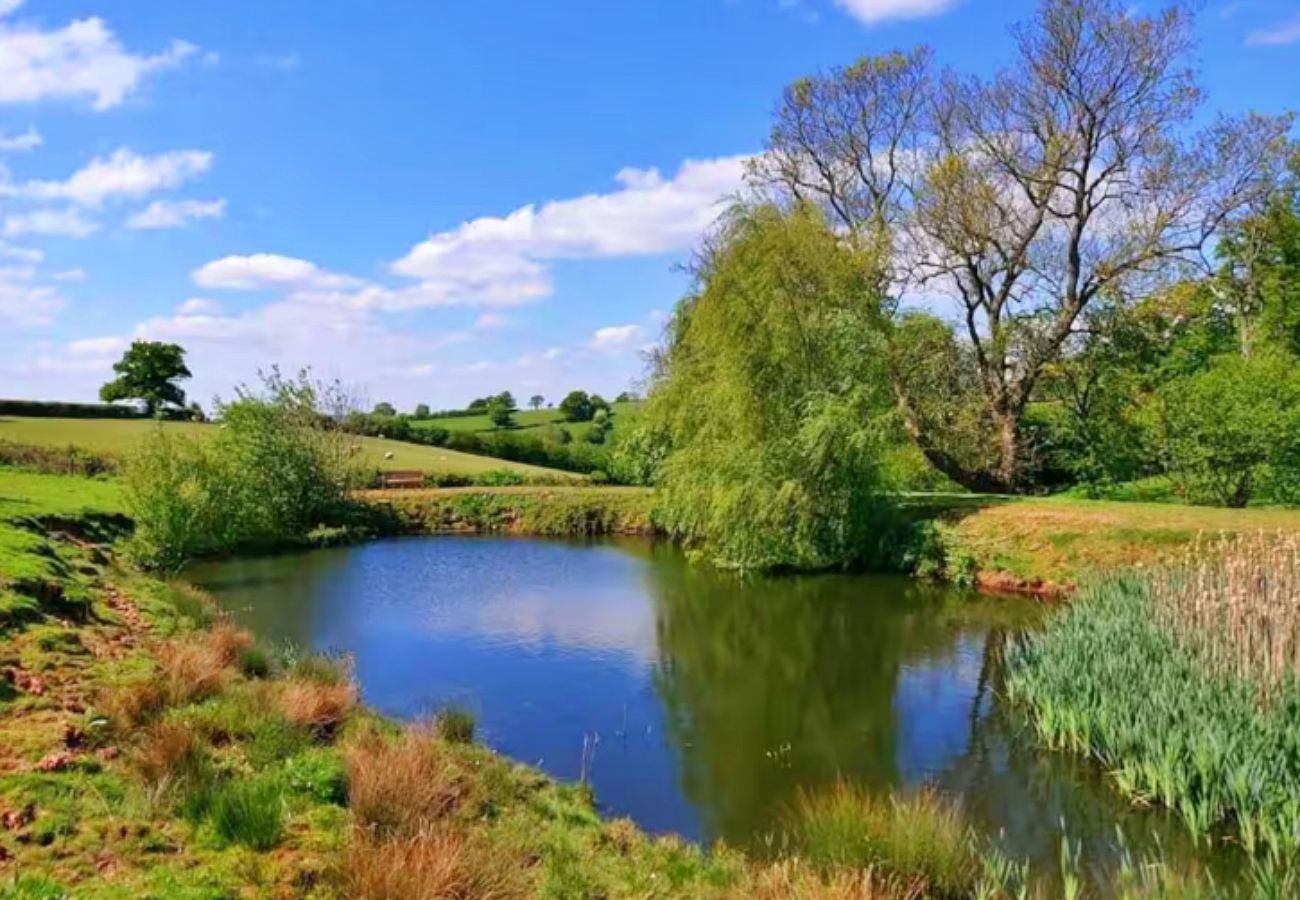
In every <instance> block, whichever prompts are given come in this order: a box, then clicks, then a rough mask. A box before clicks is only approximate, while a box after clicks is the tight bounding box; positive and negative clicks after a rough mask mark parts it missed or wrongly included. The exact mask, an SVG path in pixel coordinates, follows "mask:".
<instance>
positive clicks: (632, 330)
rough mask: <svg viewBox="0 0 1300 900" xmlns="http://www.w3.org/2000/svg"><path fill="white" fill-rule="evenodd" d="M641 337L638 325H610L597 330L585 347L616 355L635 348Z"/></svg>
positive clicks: (642, 333) (641, 333) (642, 335)
mask: <svg viewBox="0 0 1300 900" xmlns="http://www.w3.org/2000/svg"><path fill="white" fill-rule="evenodd" d="M643 337H644V332H643V331H642V330H641V326H640V325H610V326H608V327H606V328H600V329H597V330H596V333H595V334H593V335H592V336H591V340H590V341H588V342H587V346H589V347H590V348H591V349H593V350H600V351H602V352H604V353H618V352H621V351H624V350H631V349H632V348H633V347H636V346H637V345H638V344H639V343H640V342H641V341H642V339H643Z"/></svg>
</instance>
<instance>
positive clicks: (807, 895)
mask: <svg viewBox="0 0 1300 900" xmlns="http://www.w3.org/2000/svg"><path fill="white" fill-rule="evenodd" d="M727 896H728V900H742V898H743V900H920V898H922V897H925V896H927V895H926V891H925V882H924V881H923V880H921V879H917V878H913V879H910V880H908V879H903V878H898V877H892V876H886V875H883V874H881V873H880V872H879V871H878V870H875V869H861V870H851V869H840V870H836V871H832V872H829V873H820V872H817V871H815V870H814V869H812V868H811V867H809V866H808V865H807V864H805V863H803V862H800V861H799V860H791V859H784V860H780V861H778V862H774V863H771V864H768V865H765V866H756V867H754V868H752V869H751V870H750V871H749V872H748V873H747V874H746V876H745V877H744V878H743V879H742V880H741V881H740V883H739V884H737V885H736V886H735V887H734V888H732V890H731V891H729V892H728V895H727Z"/></svg>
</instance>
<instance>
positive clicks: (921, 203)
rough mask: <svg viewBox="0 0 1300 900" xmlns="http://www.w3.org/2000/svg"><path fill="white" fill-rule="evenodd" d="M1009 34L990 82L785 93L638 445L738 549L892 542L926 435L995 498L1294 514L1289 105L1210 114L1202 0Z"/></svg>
mask: <svg viewBox="0 0 1300 900" xmlns="http://www.w3.org/2000/svg"><path fill="white" fill-rule="evenodd" d="M1013 35H1014V38H1015V53H1014V57H1013V59H1012V60H1011V62H1010V63H1009V64H1008V65H1006V66H1004V67H1003V68H1001V69H1000V70H998V71H997V72H995V73H994V74H993V75H991V76H989V77H972V76H965V75H961V74H957V73H954V72H951V71H944V70H941V69H939V68H938V67H937V65H936V62H935V59H934V57H933V54H932V53H931V52H930V51H929V50H928V49H924V48H921V49H917V50H914V51H911V52H906V53H904V52H896V53H889V54H886V55H883V56H878V57H867V58H864V59H862V60H859V61H858V62H856V63H854V64H852V65H849V66H846V67H842V68H837V69H833V70H831V71H829V72H825V73H822V74H818V75H814V76H811V77H808V78H804V79H800V80H799V81H796V82H795V83H794V84H792V85H791V86H790V87H789V88H787V90H786V91H785V92H784V94H783V96H782V98H781V100H780V102H779V103H778V105H777V107H776V110H775V114H774V120H773V126H772V131H771V134H770V137H769V140H768V143H767V148H766V151H765V152H764V153H763V154H761V155H760V156H758V157H757V158H755V159H754V160H753V161H752V163H751V165H750V169H749V173H748V175H749V178H748V182H749V188H750V190H749V191H748V192H747V193H746V195H745V196H744V198H743V199H742V200H741V201H740V202H739V203H738V205H737V207H736V208H735V209H733V210H732V212H731V213H730V214H729V215H728V216H727V217H726V218H725V219H724V220H723V221H722V222H721V223H720V224H719V226H718V227H717V229H716V230H715V232H714V233H713V234H712V235H711V236H710V237H709V239H708V240H706V242H705V244H704V246H703V248H702V250H701V252H700V254H699V256H698V259H697V260H696V263H695V267H694V269H695V276H696V277H695V285H694V287H693V289H692V291H691V292H690V293H689V294H688V295H687V296H686V297H685V298H684V299H683V300H682V301H681V302H680V303H679V305H678V307H677V310H676V312H675V315H674V317H673V319H672V321H671V322H670V325H669V328H668V330H667V334H666V339H665V342H664V345H663V347H662V348H661V349H660V351H659V352H658V354H657V356H656V358H655V362H654V372H653V375H652V385H653V386H652V391H651V395H650V398H649V404H648V409H647V413H646V415H645V416H644V419H643V423H642V425H641V427H640V429H639V430H638V434H636V435H635V436H632V435H629V436H628V439H627V442H626V445H625V446H629V447H631V446H636V447H639V448H640V449H641V450H642V452H643V460H653V463H652V464H649V465H644V466H642V467H641V469H642V472H643V473H644V474H645V475H646V477H649V478H651V479H656V480H658V482H659V483H660V485H661V487H662V494H663V498H664V500H663V502H664V506H665V509H666V511H667V512H666V517H667V521H668V524H669V526H670V528H672V529H673V530H675V531H676V532H677V533H678V534H679V535H680V536H682V537H684V538H686V539H687V540H688V541H690V542H692V543H694V544H696V545H697V546H703V547H705V548H707V551H708V552H709V553H710V554H711V555H712V556H714V557H715V558H718V559H720V560H722V561H725V562H731V563H733V564H737V565H741V566H745V567H750V566H753V567H774V566H775V567H779V566H782V565H793V566H798V567H804V566H814V567H816V566H821V565H825V564H827V563H829V562H833V563H836V564H848V565H854V564H861V563H863V562H864V561H865V558H866V557H869V556H871V555H872V554H873V553H874V554H876V555H879V552H880V551H882V550H886V549H888V548H885V547H884V546H883V544H882V542H884V543H887V542H888V539H887V537H886V536H887V535H889V534H891V533H894V532H891V530H890V528H889V527H887V523H888V519H889V517H888V516H887V515H884V514H882V511H881V503H880V494H881V492H883V491H886V490H887V489H889V488H898V487H907V486H908V485H906V484H899V483H897V481H896V480H895V479H894V476H893V475H892V474H891V472H890V470H889V465H888V464H887V463H888V460H889V459H890V458H891V454H892V455H897V454H896V448H899V447H900V446H904V445H906V446H909V447H911V448H913V449H912V450H911V451H910V452H912V453H915V454H917V455H918V456H920V457H923V458H924V460H925V461H926V464H927V465H928V466H932V467H933V469H935V470H937V471H938V472H939V473H942V475H943V476H944V477H946V478H947V479H950V480H951V482H953V483H955V484H957V485H960V486H963V487H965V488H969V489H972V490H977V491H985V492H1024V491H1036V490H1047V489H1056V488H1060V487H1065V486H1068V485H1072V484H1081V483H1082V484H1084V485H1086V486H1090V487H1095V488H1098V489H1100V488H1102V487H1104V486H1105V485H1107V484H1113V483H1115V482H1120V481H1132V480H1134V479H1140V478H1142V477H1144V476H1147V475H1155V474H1160V475H1165V476H1168V477H1169V478H1171V479H1172V481H1173V483H1174V484H1175V486H1176V488H1177V489H1178V490H1179V491H1181V492H1182V493H1183V495H1184V496H1185V497H1186V498H1188V499H1193V500H1204V501H1209V502H1219V503H1227V504H1232V505H1241V504H1244V503H1246V502H1248V501H1249V500H1250V499H1251V498H1252V496H1258V495H1259V494H1260V492H1261V491H1263V492H1264V493H1266V494H1267V496H1268V497H1269V499H1280V500H1288V499H1292V498H1294V499H1300V489H1293V488H1292V486H1291V485H1292V482H1296V483H1297V484H1300V412H1298V411H1297V410H1298V409H1300V403H1297V401H1298V400H1300V380H1297V378H1298V376H1297V375H1296V374H1294V373H1296V372H1300V365H1297V353H1298V352H1300V340H1298V338H1300V202H1298V197H1300V193H1298V189H1297V184H1300V154H1297V150H1296V144H1295V143H1294V142H1293V141H1292V140H1291V138H1290V130H1291V127H1292V123H1293V120H1292V117H1291V116H1290V115H1289V114H1288V115H1281V116H1265V115H1259V114H1250V115H1247V116H1243V117H1239V118H1227V117H1220V118H1218V119H1216V120H1215V121H1213V122H1212V123H1211V124H1209V125H1208V126H1206V127H1197V122H1198V121H1200V115H1199V113H1200V108H1201V103H1202V96H1203V95H1202V91H1201V89H1200V87H1199V85H1198V84H1197V80H1196V77H1195V74H1194V72H1193V71H1192V69H1191V68H1190V66H1189V63H1188V54H1189V49H1190V45H1191V41H1192V18H1191V15H1190V14H1189V12H1188V9H1187V8H1186V7H1185V6H1181V5H1179V6H1174V7H1171V8H1169V9H1166V10H1163V11H1158V12H1155V13H1153V14H1150V15H1143V14H1140V13H1138V12H1135V11H1134V10H1132V9H1131V8H1130V7H1129V5H1127V4H1125V3H1122V2H1118V0H1043V2H1042V3H1041V4H1040V7H1039V9H1038V11H1037V13H1036V15H1034V17H1033V18H1032V19H1030V20H1029V21H1027V22H1024V23H1022V24H1021V25H1019V26H1017V27H1016V28H1015V29H1014V31H1013ZM882 523H885V524H884V525H882ZM873 548H874V549H873Z"/></svg>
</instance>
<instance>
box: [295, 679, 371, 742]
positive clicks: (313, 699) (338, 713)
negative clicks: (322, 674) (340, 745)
mask: <svg viewBox="0 0 1300 900" xmlns="http://www.w3.org/2000/svg"><path fill="white" fill-rule="evenodd" d="M356 705H357V689H356V686H355V685H353V684H352V683H351V682H342V683H339V684H323V683H321V682H319V681H304V680H302V679H297V678H293V679H289V680H287V681H285V682H284V684H283V685H282V687H281V693H280V709H281V711H282V712H283V713H284V717H285V718H286V719H288V720H289V721H290V722H292V723H293V724H294V725H297V726H298V727H299V728H306V729H309V730H310V731H311V732H312V733H313V734H315V735H316V736H317V737H322V738H325V737H329V736H331V735H333V734H334V733H335V732H336V731H337V730H338V728H339V726H340V725H342V724H343V721H344V720H345V719H346V718H347V716H348V713H350V712H351V711H352V709H353V708H354V707H355V706H356Z"/></svg>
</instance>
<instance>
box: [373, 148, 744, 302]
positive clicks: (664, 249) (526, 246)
mask: <svg viewBox="0 0 1300 900" xmlns="http://www.w3.org/2000/svg"><path fill="white" fill-rule="evenodd" d="M746 158H747V157H744V156H732V157H722V158H719V159H711V160H699V161H694V160H691V161H687V162H685V163H683V164H682V165H681V167H680V168H679V169H678V171H677V173H676V174H675V175H674V176H673V177H672V178H671V179H665V178H664V177H663V176H662V175H661V174H660V172H659V170H657V169H636V168H626V169H623V170H622V171H621V172H619V173H618V174H617V175H616V176H615V179H616V181H617V182H618V183H619V185H620V189H619V190H615V191H611V192H609V193H604V194H587V195H584V196H581V197H575V198H572V199H567V200H555V201H551V202H549V203H545V204H542V205H541V206H535V205H529V206H524V207H521V208H520V209H517V210H515V211H514V212H512V213H510V214H509V215H507V216H505V217H484V218H480V219H474V220H472V221H469V222H466V223H464V224H463V225H461V226H460V227H459V228H456V229H454V230H452V231H446V232H442V233H439V234H434V235H432V236H430V237H429V238H428V239H426V240H424V241H422V242H421V243H419V244H417V245H416V246H415V247H413V248H412V249H411V250H410V252H408V253H407V254H406V256H404V257H402V258H401V259H399V260H397V261H396V262H394V263H393V264H392V270H393V271H394V272H396V273H397V274H399V275H406V276H409V277H412V278H418V279H421V285H420V287H419V288H416V289H409V290H408V291H407V292H406V297H405V298H404V299H405V301H406V302H407V303H408V304H409V305H413V306H414V305H429V306H437V305H452V304H472V303H477V304H480V305H497V306H508V305H513V304H517V303H524V302H528V301H530V300H534V299H537V298H539V297H543V296H546V295H548V294H549V293H550V291H551V280H550V273H549V269H548V266H547V265H546V264H547V263H549V262H552V261H556V260H566V259H583V258H598V257H616V256H645V255H652V254H658V253H669V252H674V251H679V250H684V249H686V248H689V247H690V246H692V245H693V244H694V243H695V242H696V241H697V240H699V238H700V235H701V234H702V233H703V232H704V231H705V230H706V229H707V228H708V227H709V226H710V225H711V224H712V223H713V222H714V220H715V219H716V218H717V216H718V213H719V212H720V211H721V204H722V202H723V200H724V198H725V197H726V196H727V195H728V194H731V193H734V192H735V191H737V190H738V189H739V188H740V187H741V184H742V181H743V175H744V164H745V160H746Z"/></svg>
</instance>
